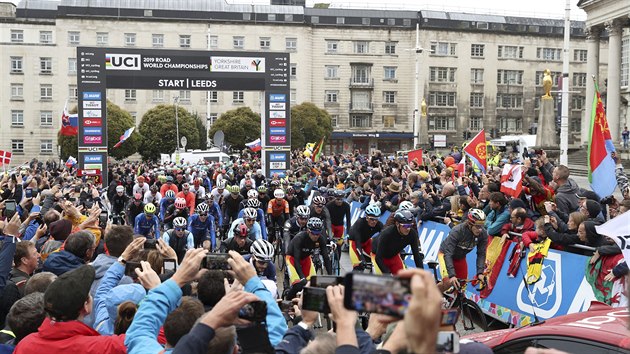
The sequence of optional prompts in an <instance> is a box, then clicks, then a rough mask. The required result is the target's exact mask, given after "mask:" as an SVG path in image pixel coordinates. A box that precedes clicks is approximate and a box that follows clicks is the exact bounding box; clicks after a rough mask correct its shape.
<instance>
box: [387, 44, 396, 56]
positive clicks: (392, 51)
mask: <svg viewBox="0 0 630 354" xmlns="http://www.w3.org/2000/svg"><path fill="white" fill-rule="evenodd" d="M385 54H396V42H385Z"/></svg>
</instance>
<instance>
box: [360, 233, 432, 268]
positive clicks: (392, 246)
mask: <svg viewBox="0 0 630 354" xmlns="http://www.w3.org/2000/svg"><path fill="white" fill-rule="evenodd" d="M419 244H420V240H419V239H418V232H417V231H416V230H414V229H410V230H409V234H407V235H402V234H400V233H399V232H398V228H397V227H396V225H392V226H388V227H386V228H385V229H384V230H383V231H381V233H380V234H379V235H378V238H377V241H376V242H374V241H373V242H372V250H373V253H374V255H375V257H374V258H375V261H376V262H375V264H376V265H377V272H378V270H380V271H381V272H382V273H391V274H394V275H396V274H397V273H398V272H399V271H400V270H402V269H403V268H404V263H403V261H402V259H401V258H400V252H402V251H403V250H404V249H405V247H407V246H411V253H412V254H413V260H414V262H415V263H416V267H417V268H420V269H422V268H423V265H422V258H421V257H420V253H419V252H418V248H419ZM375 248H376V251H374V249H375Z"/></svg>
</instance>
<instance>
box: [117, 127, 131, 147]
mask: <svg viewBox="0 0 630 354" xmlns="http://www.w3.org/2000/svg"><path fill="white" fill-rule="evenodd" d="M134 129H136V127H131V128H129V129H127V130H125V132H124V133H123V135H121V136H120V141H119V142H117V143H116V145H114V148H117V147H119V146H120V145H122V143H124V142H125V141H126V140H127V139H129V137H130V136H131V134H132V133H133V130H134Z"/></svg>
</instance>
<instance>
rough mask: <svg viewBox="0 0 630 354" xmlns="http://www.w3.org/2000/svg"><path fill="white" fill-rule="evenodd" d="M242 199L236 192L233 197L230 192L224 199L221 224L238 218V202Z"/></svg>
mask: <svg viewBox="0 0 630 354" xmlns="http://www.w3.org/2000/svg"><path fill="white" fill-rule="evenodd" d="M242 200H243V197H242V196H241V195H240V194H238V195H237V196H236V198H234V197H233V196H232V195H231V194H230V196H228V197H227V198H225V199H224V203H223V224H224V225H225V224H228V223H229V222H230V221H232V220H234V219H237V218H238V211H239V210H240V209H239V204H240V203H241V201H242Z"/></svg>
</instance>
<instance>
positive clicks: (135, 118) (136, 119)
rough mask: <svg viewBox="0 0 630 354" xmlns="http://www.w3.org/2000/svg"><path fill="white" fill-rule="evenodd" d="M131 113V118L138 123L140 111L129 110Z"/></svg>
mask: <svg viewBox="0 0 630 354" xmlns="http://www.w3.org/2000/svg"><path fill="white" fill-rule="evenodd" d="M129 115H130V116H131V119H133V121H134V123H136V124H138V112H133V111H131V112H129Z"/></svg>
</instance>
